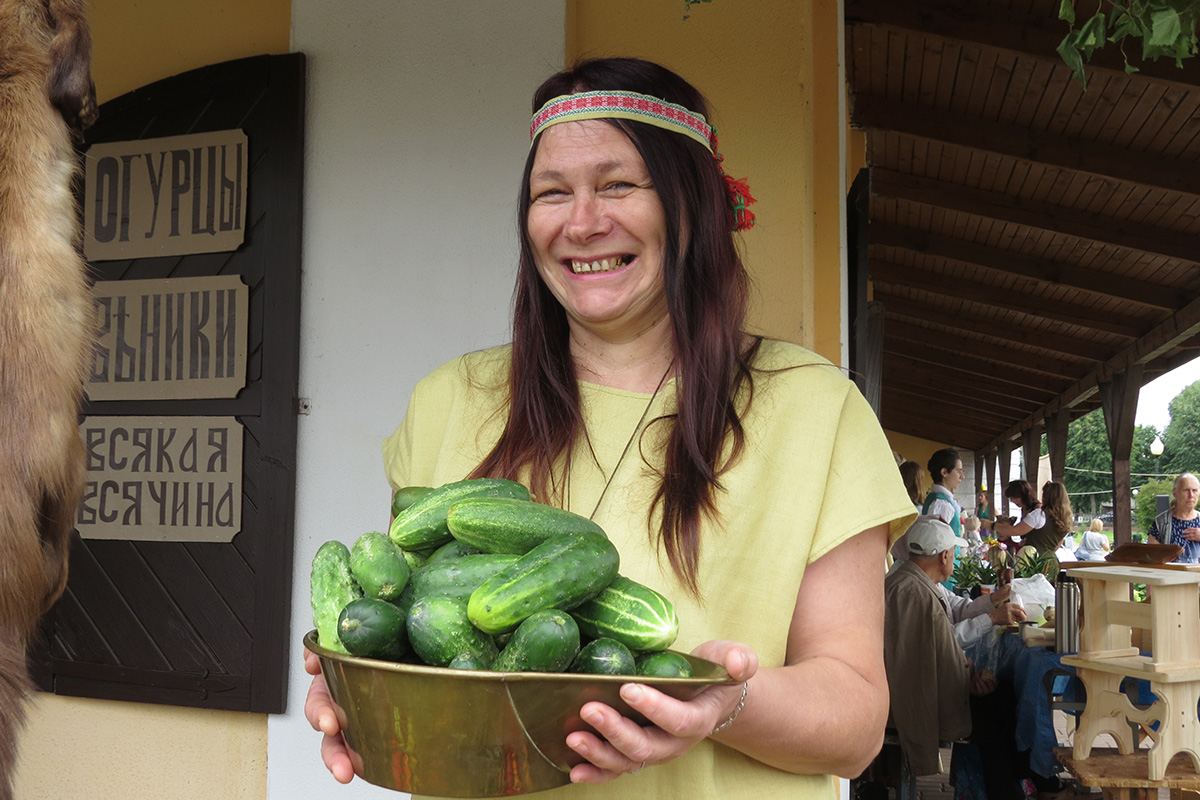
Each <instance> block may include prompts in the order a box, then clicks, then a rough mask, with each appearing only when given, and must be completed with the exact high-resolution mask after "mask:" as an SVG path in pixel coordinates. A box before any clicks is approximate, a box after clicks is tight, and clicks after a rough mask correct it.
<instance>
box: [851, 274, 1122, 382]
mask: <svg viewBox="0 0 1200 800" xmlns="http://www.w3.org/2000/svg"><path fill="white" fill-rule="evenodd" d="M874 297H875V299H876V300H878V301H880V302H882V303H883V304H884V312H885V313H886V314H887V315H888V317H898V318H906V319H913V320H921V321H925V322H931V323H934V324H940V325H953V326H954V327H956V328H960V329H962V330H964V331H971V332H972V333H976V334H979V335H981V336H984V337H986V338H987V339H991V340H995V341H999V342H1016V343H1018V344H1023V345H1028V346H1030V347H1036V348H1038V349H1039V350H1043V351H1046V352H1049V353H1054V354H1056V355H1063V356H1068V357H1071V358H1078V359H1082V360H1086V361H1090V362H1092V364H1093V365H1094V364H1099V363H1101V362H1102V361H1104V359H1105V358H1107V357H1108V355H1109V353H1110V351H1109V350H1108V348H1105V347H1103V346H1101V345H1098V344H1096V343H1094V342H1090V341H1087V340H1085V339H1078V338H1076V337H1074V336H1067V335H1064V334H1058V333H1048V332H1046V331H1043V330H1039V329H1037V328H1035V327H1033V326H1030V325H1023V324H1021V323H1020V322H1015V323H1014V322H1010V321H1007V320H1006V321H1004V322H999V321H997V320H995V319H989V312H990V311H991V310H992V306H991V305H983V306H981V307H980V308H979V309H977V310H972V313H971V315H970V316H966V317H964V316H962V315H952V314H951V313H950V312H948V311H947V309H946V308H944V307H942V306H939V305H936V304H934V303H926V302H922V301H920V300H913V299H912V298H910V297H904V296H901V295H897V294H894V293H891V292H888V291H887V289H886V288H885V287H875V289H874ZM1001 330H1003V331H1006V332H1007V334H1008V335H1004V334H1001V333H999V331H1001Z"/></svg>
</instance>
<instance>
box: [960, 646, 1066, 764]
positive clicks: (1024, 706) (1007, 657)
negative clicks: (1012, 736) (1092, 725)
mask: <svg viewBox="0 0 1200 800" xmlns="http://www.w3.org/2000/svg"><path fill="white" fill-rule="evenodd" d="M967 656H968V657H969V658H970V659H971V660H972V661H974V662H975V668H976V669H990V670H991V671H992V672H994V673H995V675H996V678H997V680H1000V681H1004V682H1007V683H1009V684H1011V685H1012V687H1013V691H1014V692H1015V694H1016V697H1017V724H1016V746H1017V750H1028V751H1029V766H1030V767H1031V768H1032V769H1033V771H1034V772H1036V773H1037V774H1039V775H1042V776H1044V777H1047V778H1048V777H1051V776H1053V775H1056V774H1058V773H1059V772H1060V771H1061V765H1060V764H1059V762H1058V759H1057V758H1056V757H1055V754H1054V751H1055V748H1057V747H1058V735H1057V734H1056V733H1055V730H1054V716H1053V714H1052V713H1051V709H1050V701H1049V695H1048V694H1047V691H1046V685H1045V683H1044V679H1045V677H1046V674H1047V673H1048V672H1050V671H1051V670H1055V669H1060V670H1064V671H1065V672H1068V673H1073V672H1074V670H1072V669H1071V668H1069V667H1064V666H1063V665H1062V661H1061V657H1060V656H1059V654H1058V653H1055V652H1054V651H1053V649H1052V648H1047V647H1044V646H1038V647H1030V646H1028V645H1026V643H1025V640H1024V638H1023V637H1022V636H1021V635H1020V634H1019V633H992V634H989V635H987V636H984V637H983V639H981V640H980V641H979V642H976V643H975V644H973V645H972V646H971V647H969V648H968V649H967ZM1073 683H1074V681H1073V680H1072V679H1071V678H1070V677H1068V676H1067V675H1056V676H1055V677H1054V679H1053V682H1052V684H1051V685H1052V687H1053V692H1054V693H1055V694H1062V695H1064V696H1065V697H1066V698H1068V699H1070V698H1071V697H1072V693H1073V686H1072V685H1071V684H1073Z"/></svg>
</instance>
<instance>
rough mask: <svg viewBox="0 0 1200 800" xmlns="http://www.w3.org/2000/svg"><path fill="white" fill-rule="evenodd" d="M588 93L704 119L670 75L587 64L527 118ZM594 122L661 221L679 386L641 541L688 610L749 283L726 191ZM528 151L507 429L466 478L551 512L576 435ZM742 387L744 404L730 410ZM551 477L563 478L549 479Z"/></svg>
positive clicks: (570, 380) (650, 134)
mask: <svg viewBox="0 0 1200 800" xmlns="http://www.w3.org/2000/svg"><path fill="white" fill-rule="evenodd" d="M596 89H611V90H625V91H635V92H641V93H643V94H648V95H652V96H654V97H658V98H661V99H663V100H666V101H668V102H672V103H677V104H679V105H683V106H686V107H687V108H689V109H691V110H693V111H697V112H699V113H701V114H704V115H705V117H708V107H707V104H706V103H705V101H704V98H703V97H702V96H701V95H700V93H699V92H697V91H696V90H695V89H694V88H693V87H692V86H690V85H689V84H688V83H687V82H686V81H684V80H683V79H682V78H680V77H679V76H678V75H675V74H674V73H673V72H671V71H670V70H667V69H665V68H663V67H660V66H658V65H657V64H652V63H649V62H646V61H640V60H638V59H625V58H610V59H593V60H589V61H584V62H581V63H579V64H577V65H576V66H575V67H573V68H572V69H569V70H566V71H564V72H560V73H558V74H556V75H554V76H553V77H551V78H550V79H549V80H547V81H546V82H545V83H543V84H542V86H541V87H540V88H539V89H538V91H537V93H536V94H535V95H534V99H533V110H534V111H536V110H537V109H539V108H541V107H542V105H544V104H545V103H546V101H547V100H550V99H552V98H554V97H558V96H560V95H564V94H570V93H572V92H580V91H590V90H596ZM605 121H606V122H608V123H610V124H612V125H614V126H616V127H617V128H619V129H620V130H622V131H623V132H624V133H625V134H626V135H627V136H628V137H629V139H630V141H632V142H633V144H634V146H635V147H637V150H638V152H639V153H640V154H641V156H642V159H643V161H644V162H645V164H646V168H647V170H648V171H649V173H650V178H651V181H652V182H653V184H654V188H655V189H656V191H657V192H658V195H659V199H660V200H661V202H662V205H663V210H664V214H665V217H666V226H667V236H666V252H665V253H664V265H663V281H664V283H665V290H666V297H667V307H668V310H669V313H670V317H671V325H672V336H673V344H674V348H675V353H674V355H675V367H676V374H677V376H678V377H677V379H676V383H675V387H676V388H675V394H676V411H675V413H674V414H673V415H672V416H673V420H668V421H669V422H670V421H673V423H674V424H672V425H671V429H670V434H669V436H668V437H667V443H666V448H665V455H664V461H663V467H662V481H661V483H660V484H659V487H658V490H657V491H656V493H655V495H654V501H653V508H652V509H651V511H653V509H654V508H659V507H661V509H662V526H661V528H660V529H659V530H658V531H651V534H652V535H654V536H656V537H657V540H658V543H659V545H660V546H661V548H662V551H663V552H664V553H665V554H666V556H667V559H668V561H669V562H670V564H671V567H672V569H673V570H674V571H675V573H676V574H677V575H678V576H679V579H680V581H681V582H682V583H683V584H684V585H685V586H686V587H687V588H688V590H689V591H690V592H692V594H693V595H696V596H697V597H698V596H699V587H698V585H697V570H698V565H699V559H700V522H701V519H702V518H703V517H704V516H706V515H708V516H711V517H714V518H715V516H716V500H715V495H716V493H717V492H718V491H719V490H720V489H721V485H720V475H721V474H722V473H723V472H724V471H725V470H726V469H727V468H728V467H729V466H730V464H732V463H733V461H734V460H736V458H737V457H738V455H739V454H740V452H741V449H742V446H743V443H744V439H745V435H744V432H743V429H742V423H741V418H740V415H739V409H738V407H737V405H736V403H740V404H741V405H742V413H744V411H745V408H747V407H748V405H747V404H748V402H749V397H750V390H751V377H750V362H751V361H752V359H753V357H754V353H755V351H756V350H757V347H758V342H757V340H756V341H754V342H753V343H752V344H751V346H749V347H747V346H746V344H745V342H746V337H745V336H744V334H743V333H742V328H743V324H744V321H745V315H746V302H747V295H748V292H749V279H748V277H747V275H746V270H745V267H744V266H743V264H742V260H741V256H740V254H739V253H738V251H737V247H736V245H735V243H734V240H733V229H732V207H731V202H730V199H729V194H728V192H727V189H726V184H725V179H724V177H723V175H722V174H721V171H720V168H719V166H718V164H717V162H716V160H715V159H714V158H713V156H712V155H711V154H710V153H709V152H708V151H707V150H706V149H705V148H704V147H703V146H702V145H700V144H699V143H697V142H694V141H692V140H691V139H689V138H687V137H685V136H682V135H680V134H678V133H674V132H671V131H666V130H663V129H661V128H657V127H654V126H651V125H646V124H644V123H640V122H631V121H626V120H605ZM539 141H540V137H539ZM537 147H538V142H536V141H535V142H534V143H533V147H532V148H531V149H530V152H529V157H528V159H527V161H526V164H525V172H524V176H523V178H522V181H521V194H520V203H519V206H518V207H519V209H520V212H519V222H518V227H519V232H520V247H521V255H520V266H519V271H518V275H517V287H516V292H515V297H514V301H513V347H512V367H511V372H510V375H509V388H510V404H509V408H508V420H507V423H506V426H505V429H504V432H503V433H502V434H501V436H500V439H499V441H498V442H497V443H496V446H495V448H494V449H493V450H492V452H491V453H489V454H488V455H487V457H486V458H485V459H484V460H483V462H482V463H481V464H480V465H479V466H478V467H477V468H476V469H475V471H474V472H473V473H472V476H473V477H481V476H493V477H507V478H513V479H515V478H517V476H518V475H520V474H521V473H522V472H524V471H526V470H527V475H528V480H529V482H530V488H531V490H532V491H533V493H534V494H535V495H536V496H538V497H540V498H543V499H547V500H556V501H558V502H560V503H561V502H562V501H563V500H564V493H565V487H564V481H565V475H566V470H567V469H569V465H570V463H571V461H570V460H571V458H572V456H573V455H574V450H575V447H576V444H577V442H578V441H579V439H580V434H581V433H583V432H584V426H583V417H582V413H581V411H580V407H579V391H578V386H577V384H576V374H575V365H574V362H573V360H572V359H571V355H570V351H569V348H568V338H569V337H568V328H567V317H566V313H565V312H564V310H563V308H562V307H561V306H560V305H559V303H558V302H557V300H555V298H554V296H553V295H552V294H550V292H549V290H548V289H547V288H546V286H545V285H544V284H543V283H542V280H541V278H540V277H539V276H538V272H537V267H536V264H535V263H534V258H533V251H532V249H531V247H530V244H529V235H528V227H527V220H526V212H527V210H528V208H529V205H530V195H529V176H530V172H531V170H532V167H533V160H534V157H535V156H536V154H537ZM681 247H682V250H681ZM742 387H744V388H745V390H746V391H745V393H744V396H740V397H739V389H741V388H742ZM735 401H736V403H735ZM727 437H728V441H729V449H728V451H727V452H726V450H725V448H726V440H727ZM555 464H564V465H566V466H565V467H564V468H563V469H562V470H560V471H557V472H556V470H555V469H554V467H555ZM650 518H653V514H651V516H650Z"/></svg>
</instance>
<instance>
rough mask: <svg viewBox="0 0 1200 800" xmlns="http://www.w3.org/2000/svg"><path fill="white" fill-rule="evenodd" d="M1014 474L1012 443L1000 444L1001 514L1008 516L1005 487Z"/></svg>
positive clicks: (999, 481)
mask: <svg viewBox="0 0 1200 800" xmlns="http://www.w3.org/2000/svg"><path fill="white" fill-rule="evenodd" d="M1011 474H1012V442H1008V441H1004V442H1001V443H1000V479H999V480H998V481H997V482H998V483H999V484H1000V487H999V488H1000V513H1001V514H1002V515H1003V516H1005V517H1007V516H1008V498H1007V497H1005V496H1004V487H1005V486H1007V485H1008V476H1009V475H1011Z"/></svg>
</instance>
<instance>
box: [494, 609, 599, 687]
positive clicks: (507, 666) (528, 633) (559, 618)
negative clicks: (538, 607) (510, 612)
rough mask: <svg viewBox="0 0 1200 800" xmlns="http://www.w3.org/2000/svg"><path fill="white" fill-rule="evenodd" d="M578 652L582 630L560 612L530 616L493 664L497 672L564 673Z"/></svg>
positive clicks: (568, 615) (542, 612) (551, 610)
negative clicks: (580, 631)
mask: <svg viewBox="0 0 1200 800" xmlns="http://www.w3.org/2000/svg"><path fill="white" fill-rule="evenodd" d="M578 652H579V626H578V625H576V624H575V620H573V619H571V615H570V614H568V613H567V612H565V611H559V610H558V609H557V608H547V609H544V610H542V611H539V612H537V613H536V614H530V615H529V616H528V617H526V618H525V621H524V622H522V623H521V624H520V625H518V626H517V629H516V630H515V631H514V632H513V635H512V639H510V640H509V642H508V644H506V645H505V646H504V649H503V650H501V651H500V656H499V657H498V658H497V659H496V661H495V663H493V664H492V669H494V670H496V671H497V672H562V671H563V670H565V669H566V668H567V666H568V665H570V663H571V662H572V661H573V660H574V659H575V655H576V654H577V653H578Z"/></svg>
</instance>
